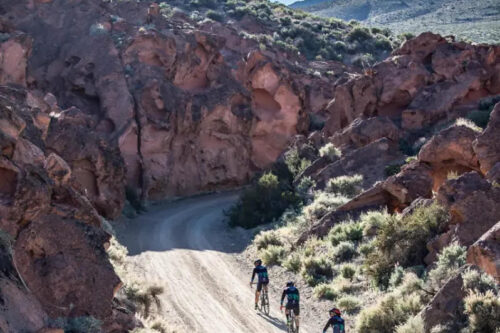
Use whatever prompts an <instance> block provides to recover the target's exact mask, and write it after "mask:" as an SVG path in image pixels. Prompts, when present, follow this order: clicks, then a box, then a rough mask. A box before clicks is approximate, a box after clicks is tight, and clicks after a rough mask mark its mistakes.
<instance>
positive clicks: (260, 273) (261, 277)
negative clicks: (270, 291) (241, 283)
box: [251, 265, 269, 284]
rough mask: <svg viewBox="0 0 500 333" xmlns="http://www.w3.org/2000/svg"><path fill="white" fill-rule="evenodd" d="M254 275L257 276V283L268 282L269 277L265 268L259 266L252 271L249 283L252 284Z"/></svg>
mask: <svg viewBox="0 0 500 333" xmlns="http://www.w3.org/2000/svg"><path fill="white" fill-rule="evenodd" d="M255 275H257V278H258V282H259V283H264V284H266V283H268V282H269V276H268V275H267V268H266V267H265V266H262V265H259V266H257V267H255V268H254V269H253V273H252V281H251V282H253V280H254V278H255Z"/></svg>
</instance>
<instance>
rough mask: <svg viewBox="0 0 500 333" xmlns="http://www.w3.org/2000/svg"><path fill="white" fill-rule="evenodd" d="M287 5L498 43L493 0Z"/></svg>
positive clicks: (309, 0) (318, 0) (322, 0)
mask: <svg viewBox="0 0 500 333" xmlns="http://www.w3.org/2000/svg"><path fill="white" fill-rule="evenodd" d="M290 7H292V8H296V9H302V10H306V11H308V12H311V13H314V14H317V15H320V16H325V17H338V18H341V19H344V20H351V19H354V20H358V21H361V22H363V23H364V24H369V25H374V26H384V27H389V28H390V29H392V30H393V31H395V32H398V33H405V32H410V33H414V34H418V33H422V32H425V31H432V32H434V33H440V34H443V35H455V36H458V37H460V38H465V39H468V40H472V41H475V42H482V43H498V42H499V40H500V36H499V34H498V28H499V26H498V17H499V15H500V8H499V7H498V3H497V2H496V1H494V0H481V1H475V2H474V3H472V2H470V1H465V0H458V1H457V0H437V1H428V0H421V1H387V0H383V1H380V0H340V1H329V0H305V1H297V2H295V3H293V4H291V5H290Z"/></svg>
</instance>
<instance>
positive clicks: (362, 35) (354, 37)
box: [346, 26, 373, 42]
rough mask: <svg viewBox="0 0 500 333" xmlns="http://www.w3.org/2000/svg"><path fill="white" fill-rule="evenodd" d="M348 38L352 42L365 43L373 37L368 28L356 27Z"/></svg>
mask: <svg viewBox="0 0 500 333" xmlns="http://www.w3.org/2000/svg"><path fill="white" fill-rule="evenodd" d="M346 38H347V40H348V41H350V42H354V41H358V42H364V41H366V40H368V39H371V38H373V36H372V34H371V33H370V30H368V29H367V28H363V27H360V26H356V27H355V28H353V29H352V30H351V31H350V32H349V33H348V34H347V36H346Z"/></svg>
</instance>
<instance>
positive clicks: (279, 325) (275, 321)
mask: <svg viewBox="0 0 500 333" xmlns="http://www.w3.org/2000/svg"><path fill="white" fill-rule="evenodd" d="M257 315H258V316H259V317H261V318H263V319H265V320H266V321H267V322H268V323H270V324H271V325H273V326H274V327H276V328H279V329H280V330H283V331H286V330H287V329H288V328H287V326H286V324H285V323H284V322H283V321H281V320H279V319H278V318H276V317H273V316H271V315H265V314H263V313H261V312H258V313H257Z"/></svg>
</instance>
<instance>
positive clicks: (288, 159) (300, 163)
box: [285, 148, 311, 176]
mask: <svg viewBox="0 0 500 333" xmlns="http://www.w3.org/2000/svg"><path fill="white" fill-rule="evenodd" d="M285 164H286V166H287V167H288V170H290V172H291V173H292V175H293V176H297V175H298V174H300V173H301V172H302V171H304V170H305V169H306V168H307V167H308V166H309V165H311V161H309V160H307V159H305V158H301V157H300V156H299V151H298V149H297V148H293V149H290V150H289V151H287V152H286V153H285Z"/></svg>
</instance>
